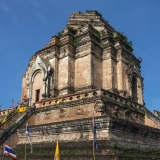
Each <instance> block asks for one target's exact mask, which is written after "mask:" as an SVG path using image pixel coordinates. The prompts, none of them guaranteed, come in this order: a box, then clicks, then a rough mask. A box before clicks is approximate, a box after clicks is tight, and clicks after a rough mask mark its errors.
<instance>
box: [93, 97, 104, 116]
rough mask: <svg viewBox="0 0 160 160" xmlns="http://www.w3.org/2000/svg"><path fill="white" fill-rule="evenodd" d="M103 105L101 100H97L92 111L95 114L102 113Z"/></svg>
mask: <svg viewBox="0 0 160 160" xmlns="http://www.w3.org/2000/svg"><path fill="white" fill-rule="evenodd" d="M104 109H105V105H104V103H103V102H102V101H101V100H97V101H96V104H95V105H94V110H95V111H96V113H97V112H101V113H104Z"/></svg>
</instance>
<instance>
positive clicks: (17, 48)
mask: <svg viewBox="0 0 160 160" xmlns="http://www.w3.org/2000/svg"><path fill="white" fill-rule="evenodd" d="M86 10H97V11H99V12H100V13H101V14H102V16H103V18H104V19H106V20H107V21H108V22H109V23H110V24H111V25H112V26H113V27H114V28H115V29H116V30H117V31H120V32H123V33H124V34H125V35H127V37H128V38H129V40H132V42H133V48H134V52H133V53H134V54H135V55H136V57H137V58H138V57H141V58H142V64H141V67H142V68H141V69H142V76H143V77H144V101H145V103H146V107H147V108H148V109H149V110H151V111H153V110H160V93H159V91H160V63H159V59H160V50H159V47H160V17H159V16H160V1H159V0H121V1H120V0H58V1H57V0H0V55H1V63H0V68H1V70H0V74H1V78H0V104H3V106H2V109H5V108H9V107H10V106H11V105H12V99H14V104H15V105H16V104H17V101H18V99H20V97H21V86H22V76H23V75H24V73H25V69H26V68H27V65H28V63H29V59H30V57H31V56H32V55H33V54H34V53H35V52H36V51H38V50H39V49H41V48H42V47H43V46H44V45H45V44H47V43H48V42H49V41H50V38H51V37H52V36H53V35H55V34H57V33H58V32H59V31H61V30H62V29H63V28H64V27H65V26H66V22H67V21H68V20H69V17H70V16H71V14H72V12H76V11H81V12H85V11H86Z"/></svg>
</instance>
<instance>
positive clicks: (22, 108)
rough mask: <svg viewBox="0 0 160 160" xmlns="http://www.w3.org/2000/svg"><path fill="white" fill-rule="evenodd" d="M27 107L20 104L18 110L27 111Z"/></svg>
mask: <svg viewBox="0 0 160 160" xmlns="http://www.w3.org/2000/svg"><path fill="white" fill-rule="evenodd" d="M26 109H27V107H20V106H18V108H17V112H25V111H26Z"/></svg>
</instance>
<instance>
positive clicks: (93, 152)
mask: <svg viewBox="0 0 160 160" xmlns="http://www.w3.org/2000/svg"><path fill="white" fill-rule="evenodd" d="M92 121H93V122H92V130H93V127H94V126H93V125H94V124H93V123H94V114H93V119H92ZM94 148H95V146H94V130H93V160H95V159H96V157H95V149H94Z"/></svg>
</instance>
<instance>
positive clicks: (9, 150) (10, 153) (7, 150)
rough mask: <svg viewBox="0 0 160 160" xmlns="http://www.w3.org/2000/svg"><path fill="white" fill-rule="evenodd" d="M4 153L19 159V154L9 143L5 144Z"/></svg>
mask: <svg viewBox="0 0 160 160" xmlns="http://www.w3.org/2000/svg"><path fill="white" fill-rule="evenodd" d="M4 155H5V156H7V157H11V158H13V159H17V156H16V155H15V153H14V152H13V150H12V148H11V147H9V146H8V145H5V146H4Z"/></svg>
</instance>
